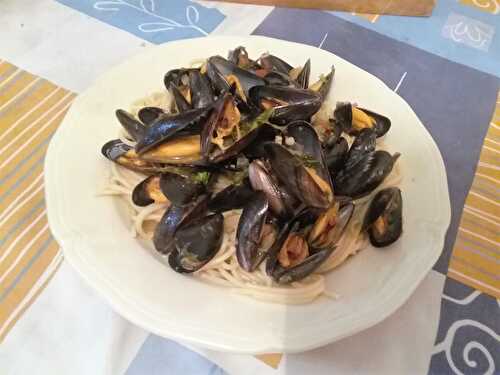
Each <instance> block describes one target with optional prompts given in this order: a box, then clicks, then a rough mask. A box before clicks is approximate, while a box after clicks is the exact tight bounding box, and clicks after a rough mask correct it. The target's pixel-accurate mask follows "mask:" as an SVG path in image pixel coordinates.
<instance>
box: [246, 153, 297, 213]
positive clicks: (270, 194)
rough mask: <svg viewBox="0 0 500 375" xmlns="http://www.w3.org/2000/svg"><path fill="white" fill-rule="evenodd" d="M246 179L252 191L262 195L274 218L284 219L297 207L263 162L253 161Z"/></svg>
mask: <svg viewBox="0 0 500 375" xmlns="http://www.w3.org/2000/svg"><path fill="white" fill-rule="evenodd" d="M248 178H249V180H250V184H251V185H252V188H253V190H255V191H262V192H263V193H264V195H265V196H266V198H267V200H268V203H269V207H270V209H271V211H272V212H273V214H274V215H275V216H277V217H286V216H287V215H290V214H292V212H293V209H294V208H295V207H296V206H297V203H298V202H297V199H296V198H295V197H294V196H293V195H291V194H290V193H289V192H288V191H287V190H286V188H285V186H283V185H282V184H279V182H278V181H277V179H276V178H275V177H274V176H273V175H272V174H271V171H270V170H269V169H268V168H267V167H266V165H265V164H264V162H263V161H261V160H254V161H253V162H252V163H250V166H249V167H248Z"/></svg>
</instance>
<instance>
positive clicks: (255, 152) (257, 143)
mask: <svg viewBox="0 0 500 375" xmlns="http://www.w3.org/2000/svg"><path fill="white" fill-rule="evenodd" d="M278 135H282V132H281V131H280V130H279V129H277V128H275V127H274V126H272V125H270V124H267V123H264V124H262V125H261V126H260V128H259V131H258V133H257V135H256V137H255V138H254V139H253V140H252V141H251V142H250V143H249V144H248V145H247V146H246V147H245V148H244V149H243V151H242V152H243V154H244V155H245V156H246V157H247V158H248V159H258V158H263V157H265V156H266V152H265V150H264V145H265V144H266V142H274V140H275V139H276V136H278Z"/></svg>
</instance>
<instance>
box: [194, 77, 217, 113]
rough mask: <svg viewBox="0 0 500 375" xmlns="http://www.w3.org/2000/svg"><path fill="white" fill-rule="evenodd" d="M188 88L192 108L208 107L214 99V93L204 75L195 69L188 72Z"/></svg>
mask: <svg viewBox="0 0 500 375" xmlns="http://www.w3.org/2000/svg"><path fill="white" fill-rule="evenodd" d="M189 88H190V90H191V105H192V106H193V108H205V107H208V106H209V105H210V104H211V103H212V102H213V101H214V93H213V91H212V88H211V87H210V82H209V81H208V79H207V77H206V75H203V74H201V73H200V72H199V71H197V70H192V71H190V72H189Z"/></svg>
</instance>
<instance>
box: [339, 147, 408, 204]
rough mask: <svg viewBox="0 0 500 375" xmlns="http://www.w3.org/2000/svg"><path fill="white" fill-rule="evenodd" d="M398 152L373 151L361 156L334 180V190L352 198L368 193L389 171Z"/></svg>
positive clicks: (397, 156)
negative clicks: (392, 153)
mask: <svg viewBox="0 0 500 375" xmlns="http://www.w3.org/2000/svg"><path fill="white" fill-rule="evenodd" d="M399 156H400V154H399V153H395V154H394V155H391V154H389V153H388V152H386V151H380V150H379V151H375V152H371V153H368V154H366V155H365V156H363V157H362V158H361V159H360V160H359V161H358V162H357V163H356V164H354V165H353V166H352V167H351V168H347V169H346V168H344V169H342V170H341V171H340V172H339V173H337V175H336V178H335V180H334V186H335V192H336V194H339V195H346V196H349V197H352V198H355V199H356V198H360V197H362V196H364V195H366V194H369V193H370V192H371V191H373V190H374V189H375V188H376V187H377V186H379V185H380V184H381V183H382V181H384V179H385V178H386V177H387V176H388V175H389V173H391V171H392V168H393V167H394V163H395V162H396V160H397V159H398V158H399Z"/></svg>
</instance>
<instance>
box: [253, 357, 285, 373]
mask: <svg viewBox="0 0 500 375" xmlns="http://www.w3.org/2000/svg"><path fill="white" fill-rule="evenodd" d="M255 358H257V359H258V360H260V361H262V362H264V363H265V364H266V365H268V366H270V367H272V368H274V369H277V368H278V366H279V365H280V362H281V359H282V358H283V354H282V353H267V354H259V355H256V356H255Z"/></svg>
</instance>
